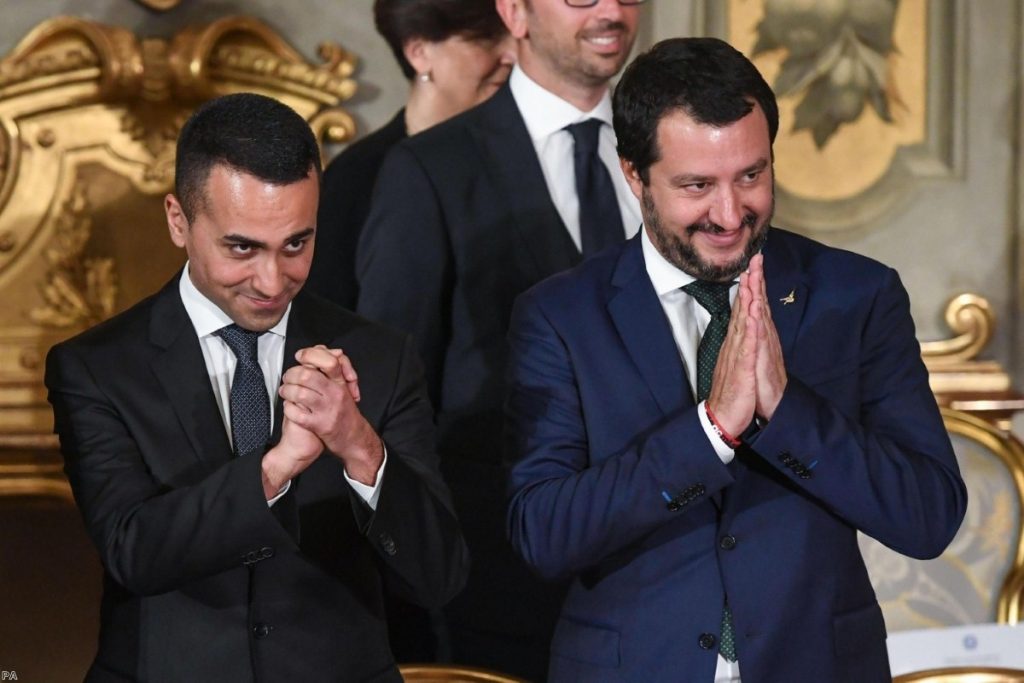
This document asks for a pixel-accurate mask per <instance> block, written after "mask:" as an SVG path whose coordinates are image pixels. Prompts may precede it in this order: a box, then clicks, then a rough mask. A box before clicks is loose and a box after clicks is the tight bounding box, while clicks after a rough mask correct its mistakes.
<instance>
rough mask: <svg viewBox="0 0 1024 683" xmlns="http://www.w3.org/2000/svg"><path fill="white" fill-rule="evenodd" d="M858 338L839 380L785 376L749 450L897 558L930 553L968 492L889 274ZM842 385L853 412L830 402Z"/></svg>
mask: <svg viewBox="0 0 1024 683" xmlns="http://www.w3.org/2000/svg"><path fill="white" fill-rule="evenodd" d="M861 334H862V336H863V340H862V342H861V345H862V346H861V349H862V350H861V357H860V359H859V363H855V364H849V365H846V364H843V363H842V362H840V363H837V365H838V366H839V368H840V369H839V370H838V372H839V373H840V375H839V376H838V377H834V378H832V379H831V380H829V381H826V382H824V383H822V384H820V385H818V386H814V387H812V386H809V385H808V384H807V383H805V382H803V381H801V380H800V379H799V378H798V377H794V376H793V375H792V374H790V376H789V380H788V383H787V386H786V390H785V393H784V395H783V398H782V401H781V402H780V403H779V406H778V408H777V410H776V412H775V415H774V416H773V418H772V420H771V422H770V423H768V425H767V426H766V427H765V428H764V429H763V430H762V431H761V432H760V433H759V434H758V435H756V436H755V438H754V439H753V440H752V442H751V447H752V448H753V450H754V451H755V452H756V453H757V454H759V455H760V456H761V457H762V458H764V459H765V460H766V461H767V462H769V463H770V464H772V465H773V466H775V467H776V468H778V469H779V471H780V472H782V473H783V474H784V475H786V476H787V477H789V478H790V479H791V480H792V482H793V483H794V484H796V485H797V486H799V487H800V488H801V489H802V490H804V491H806V492H807V493H808V494H810V495H811V496H813V497H814V498H815V499H817V500H818V501H820V502H821V504H822V505H824V506H826V507H827V508H828V509H830V510H831V511H832V512H833V513H834V514H836V515H837V516H839V517H840V518H842V519H844V520H846V521H847V523H849V524H850V525H851V526H853V527H855V528H857V529H859V530H861V531H863V532H864V533H866V534H868V535H869V536H871V537H873V538H875V539H877V540H878V541H880V542H882V543H884V544H885V545H887V546H889V547H890V548H892V549H893V550H896V551H897V552H900V553H903V554H904V555H909V556H910V557H915V558H919V559H927V558H931V557H935V556H937V555H939V554H941V553H942V551H943V550H945V548H946V546H947V545H949V543H950V541H952V539H953V536H954V535H955V534H956V532H957V530H958V529H959V527H960V523H961V521H962V520H963V517H964V513H965V511H966V507H967V491H966V488H965V486H964V483H963V480H962V479H961V477H960V470H959V468H958V467H957V463H956V457H955V456H954V454H953V449H952V446H951V445H950V441H949V436H948V435H947V433H946V429H945V426H944V425H943V423H942V416H941V415H940V413H939V411H938V408H937V407H936V404H935V397H934V395H933V394H932V392H931V389H930V388H929V386H928V371H927V370H926V369H925V367H924V364H923V362H922V361H921V352H920V346H919V345H918V342H917V339H916V336H915V333H914V325H913V320H912V318H911V316H910V301H909V299H908V297H907V293H906V291H905V290H904V288H903V286H902V284H901V283H900V281H899V277H898V276H897V275H896V273H895V271H893V270H891V269H890V270H888V271H887V272H886V277H885V280H884V282H883V283H882V284H881V286H880V288H879V290H878V292H877V295H876V297H875V300H874V301H873V302H871V311H870V312H869V315H868V318H867V323H866V325H865V326H864V329H863V330H862V331H861ZM844 365H846V368H847V372H846V375H845V376H843V374H842V367H843V366H844ZM847 387H856V388H857V390H858V391H857V393H858V395H857V396H856V401H855V405H857V406H859V412H857V411H853V410H850V409H849V407H848V406H844V405H841V402H840V401H838V400H836V397H835V394H836V393H837V392H840V391H843V390H845V389H846V388H847Z"/></svg>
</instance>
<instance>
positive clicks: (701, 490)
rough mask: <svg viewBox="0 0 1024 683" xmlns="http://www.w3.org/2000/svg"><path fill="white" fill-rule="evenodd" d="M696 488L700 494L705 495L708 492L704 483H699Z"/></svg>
mask: <svg viewBox="0 0 1024 683" xmlns="http://www.w3.org/2000/svg"><path fill="white" fill-rule="evenodd" d="M695 490H696V491H697V495H698V496H703V495H704V494H705V493H706V492H707V489H705V488H704V484H697V486H696V487H695Z"/></svg>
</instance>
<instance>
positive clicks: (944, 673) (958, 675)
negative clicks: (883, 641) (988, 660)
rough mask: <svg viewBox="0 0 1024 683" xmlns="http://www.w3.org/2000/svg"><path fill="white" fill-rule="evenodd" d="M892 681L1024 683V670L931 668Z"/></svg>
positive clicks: (898, 682) (908, 682) (913, 682)
mask: <svg viewBox="0 0 1024 683" xmlns="http://www.w3.org/2000/svg"><path fill="white" fill-rule="evenodd" d="M892 683H1024V671H1021V670H1018V669H993V668H987V667H981V668H965V669H963V668H955V669H930V670H929V671H916V672H914V673H912V674H903V675H902V676H896V677H895V678H894V679H892Z"/></svg>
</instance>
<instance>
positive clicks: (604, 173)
mask: <svg viewBox="0 0 1024 683" xmlns="http://www.w3.org/2000/svg"><path fill="white" fill-rule="evenodd" d="M601 125H602V123H601V121H600V120H599V119H587V120H586V121H581V122H580V123H574V124H572V125H570V126H566V130H568V131H569V133H570V134H572V139H573V152H572V159H573V166H574V167H575V170H576V196H577V197H578V198H579V201H580V243H581V245H582V248H581V250H580V251H582V252H583V256H590V255H592V254H596V253H597V252H599V251H601V250H602V249H604V248H605V247H610V246H611V245H613V244H617V243H619V242H621V241H622V240H624V239H625V238H626V233H625V231H624V230H623V227H622V214H621V213H619V202H618V200H616V198H615V186H614V185H613V184H612V177H611V176H610V175H608V167H607V166H605V165H604V164H603V163H602V162H601V157H599V156H598V154H597V141H598V137H599V133H600V132H601Z"/></svg>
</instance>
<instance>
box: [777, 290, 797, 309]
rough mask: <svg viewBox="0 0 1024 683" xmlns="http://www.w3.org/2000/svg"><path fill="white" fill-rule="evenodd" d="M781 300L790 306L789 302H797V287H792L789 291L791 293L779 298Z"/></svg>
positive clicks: (783, 303) (784, 304)
mask: <svg viewBox="0 0 1024 683" xmlns="http://www.w3.org/2000/svg"><path fill="white" fill-rule="evenodd" d="M779 301H781V302H782V305H783V306H788V305H789V304H791V303H793V302H795V301H796V290H795V289H791V290H790V291H789V294H787V295H786V296H784V297H782V298H781V299H779Z"/></svg>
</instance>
